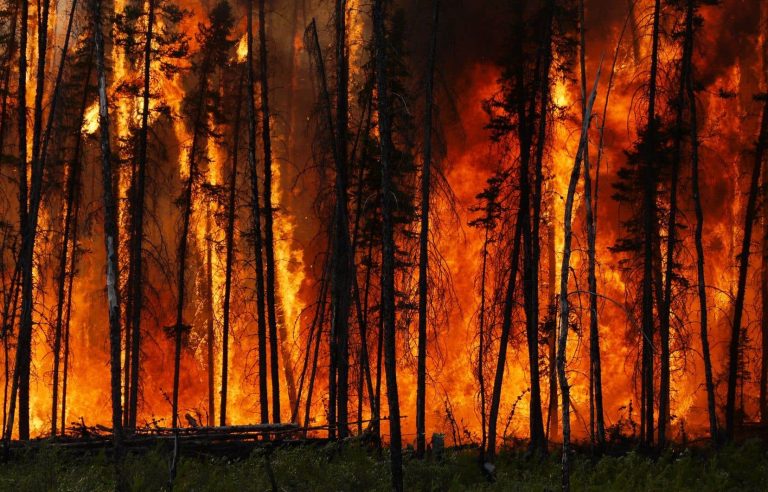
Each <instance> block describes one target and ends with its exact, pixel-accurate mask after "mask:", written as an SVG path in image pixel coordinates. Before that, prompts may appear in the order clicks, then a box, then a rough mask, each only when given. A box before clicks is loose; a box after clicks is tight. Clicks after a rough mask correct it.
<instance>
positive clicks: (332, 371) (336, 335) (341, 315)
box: [308, 2, 352, 439]
mask: <svg viewBox="0 0 768 492" xmlns="http://www.w3.org/2000/svg"><path fill="white" fill-rule="evenodd" d="M342 3H346V2H342ZM339 8H343V7H339ZM338 17H339V15H338V14H337V18H338ZM342 17H343V16H342ZM337 22H339V21H338V19H337ZM340 30H341V31H343V34H341V35H340V34H338V32H339V31H340ZM345 33H346V27H339V26H337V44H338V43H339V42H341V44H342V48H341V49H342V51H343V52H344V54H343V56H342V59H343V60H344V61H341V63H342V65H344V66H346V63H347V62H346V61H345V60H346V59H347V55H346V48H344V46H346V41H344V39H345V37H346V34H345ZM308 35H309V39H308V41H309V44H310V56H314V60H312V59H311V60H310V61H311V62H313V63H314V64H315V68H316V69H317V71H318V74H317V76H318V78H319V82H320V89H321V94H320V97H321V103H322V105H323V114H324V116H325V120H326V125H327V127H328V129H329V131H330V133H331V137H330V144H331V152H332V155H333V158H334V162H335V164H336V183H335V191H336V205H335V208H334V220H333V231H334V234H333V235H332V236H331V238H332V239H331V243H332V260H331V263H332V269H331V270H332V272H331V311H332V313H331V316H332V319H331V333H330V335H329V339H330V368H329V378H328V383H329V384H328V393H329V396H328V400H329V401H328V436H329V438H330V439H335V438H336V432H337V426H338V425H339V423H338V422H337V417H336V416H337V413H336V412H337V409H340V407H341V406H344V407H345V409H344V412H345V414H346V405H347V403H346V398H347V396H348V386H347V387H346V388H345V390H344V394H345V396H344V400H345V401H344V403H343V404H341V403H340V402H339V397H338V391H339V388H338V386H337V385H338V384H339V383H340V382H339V381H337V372H338V371H339V364H340V363H341V361H340V360H339V359H344V362H343V363H344V364H345V366H346V369H342V370H343V371H348V363H349V361H348V356H349V355H348V353H349V349H348V345H347V344H348V340H347V336H348V333H349V324H348V323H349V307H350V304H349V295H350V283H349V278H350V273H349V269H350V265H351V261H352V260H351V258H350V253H349V252H350V249H351V248H350V244H349V229H348V227H349V225H348V213H347V138H346V133H347V131H348V129H347V126H348V124H347V122H346V120H347V118H346V115H347V102H341V106H342V107H343V109H339V108H337V112H338V113H339V114H343V115H344V116H343V117H341V119H342V122H341V123H339V121H338V120H339V118H337V123H336V125H340V126H338V128H337V127H336V126H335V125H334V121H333V114H332V112H331V97H330V93H329V91H328V82H327V78H326V74H325V65H324V62H323V56H322V51H321V49H320V42H319V39H318V36H317V26H316V24H315V21H314V20H313V21H312V23H311V24H310V27H309V31H308ZM340 71H341V72H342V80H341V86H344V87H346V84H347V83H346V82H345V80H347V77H348V69H347V68H343V67H342V68H341V69H340ZM341 86H340V87H338V88H337V89H338V90H339V91H340V92H342V93H343V94H347V93H348V89H345V88H343V87H341ZM346 97H348V95H347V96H345V97H342V99H346ZM342 127H343V131H340V129H341V128H342ZM341 133H343V134H344V135H345V136H344V137H342V138H340V137H339V134H341ZM339 145H343V147H342V148H339ZM342 154H343V155H342ZM340 333H343V334H342V335H340ZM340 337H342V338H344V340H345V341H344V342H343V344H344V345H346V349H343V350H342V348H341V347H339V345H340V344H339V341H340ZM340 351H343V352H344V355H343V356H342V355H341V352H340ZM347 375H348V372H347ZM339 378H342V379H344V382H345V385H348V379H347V376H339ZM345 418H346V417H345ZM344 426H345V427H346V422H345V423H344ZM339 432H340V433H341V432H344V435H346V432H347V430H346V429H345V430H344V431H341V430H340V429H339Z"/></svg>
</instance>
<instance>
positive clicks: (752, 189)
mask: <svg viewBox="0 0 768 492" xmlns="http://www.w3.org/2000/svg"><path fill="white" fill-rule="evenodd" d="M766 140H768V100H766V101H765V102H764V103H763V114H762V122H761V123H760V135H759V136H758V139H757V148H756V149H755V163H754V166H753V167H752V180H751V182H750V186H749V198H748V199H747V210H746V216H745V221H744V237H743V239H742V244H741V253H740V254H739V256H738V258H739V279H738V285H737V290H736V300H735V302H734V308H733V325H732V326H731V340H730V344H729V348H728V396H727V399H726V403H725V432H726V437H727V438H728V439H729V440H730V439H733V431H734V428H735V426H736V423H737V422H736V389H737V388H736V386H737V380H738V371H739V351H740V348H741V342H740V340H739V337H740V335H741V319H742V316H743V311H744V297H745V295H746V287H747V269H748V268H749V247H750V245H751V242H752V228H753V225H754V222H755V216H756V212H757V195H758V191H759V184H760V171H761V168H762V166H763V158H764V156H765V146H766Z"/></svg>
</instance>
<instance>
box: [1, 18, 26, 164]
mask: <svg viewBox="0 0 768 492" xmlns="http://www.w3.org/2000/svg"><path fill="white" fill-rule="evenodd" d="M18 19H19V5H18V4H14V7H13V14H12V18H11V26H10V28H9V32H8V36H9V39H8V45H7V46H6V51H5V55H6V57H5V63H4V64H3V69H4V72H3V100H2V103H0V152H2V151H4V150H5V133H6V130H7V126H6V125H7V121H8V113H9V111H8V99H9V97H10V95H11V94H10V92H11V72H12V71H13V70H11V67H12V63H13V57H14V55H15V53H16V26H17V24H18ZM19 68H21V67H19Z"/></svg>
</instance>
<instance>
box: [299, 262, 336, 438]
mask: <svg viewBox="0 0 768 492" xmlns="http://www.w3.org/2000/svg"><path fill="white" fill-rule="evenodd" d="M329 268H330V262H329V261H328V262H327V264H326V266H325V268H324V269H323V272H324V273H323V278H322V279H321V285H320V299H319V301H318V307H317V311H316V313H315V319H314V320H313V323H312V325H313V331H314V328H315V325H316V326H317V335H315V349H314V355H313V356H312V370H311V374H310V376H309V384H308V387H307V400H306V405H305V409H304V428H305V429H306V428H307V427H309V422H310V412H311V410H312V392H313V390H314V386H315V374H316V373H317V360H318V357H319V353H320V343H321V342H322V339H323V324H324V323H325V300H326V295H327V290H328V281H327V280H326V279H327V277H328V276H329V272H328V270H329ZM315 321H316V323H315Z"/></svg>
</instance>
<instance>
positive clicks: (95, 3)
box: [91, 0, 123, 456]
mask: <svg viewBox="0 0 768 492" xmlns="http://www.w3.org/2000/svg"><path fill="white" fill-rule="evenodd" d="M91 17H92V22H93V38H94V53H95V55H96V72H97V75H98V81H99V83H98V87H99V89H98V90H99V128H100V133H101V138H100V143H101V168H102V171H101V175H102V200H103V205H104V243H105V247H106V253H107V277H106V280H107V299H108V301H109V353H110V381H111V388H112V391H111V394H112V432H113V435H114V444H115V448H116V450H117V452H118V456H119V452H120V447H121V445H122V437H123V429H122V425H123V422H122V417H121V412H122V407H121V405H120V292H119V290H118V271H119V266H120V264H119V262H118V258H117V245H118V240H119V238H118V235H117V207H116V204H115V198H114V191H113V189H112V173H113V169H112V152H111V150H110V143H109V101H108V100H107V75H106V68H105V65H104V35H103V33H102V30H101V29H102V27H101V18H102V12H101V0H91Z"/></svg>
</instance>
